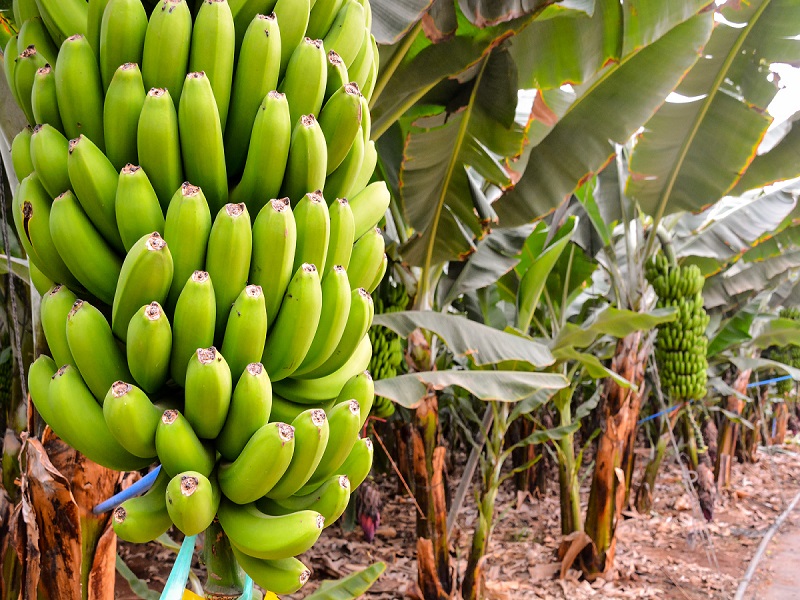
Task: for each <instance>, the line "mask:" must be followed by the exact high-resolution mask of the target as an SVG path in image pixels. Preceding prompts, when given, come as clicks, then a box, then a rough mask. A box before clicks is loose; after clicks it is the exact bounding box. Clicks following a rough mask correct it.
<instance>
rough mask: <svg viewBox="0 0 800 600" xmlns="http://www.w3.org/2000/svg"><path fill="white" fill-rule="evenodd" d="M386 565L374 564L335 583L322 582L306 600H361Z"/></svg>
mask: <svg viewBox="0 0 800 600" xmlns="http://www.w3.org/2000/svg"><path fill="white" fill-rule="evenodd" d="M385 570H386V563H384V562H376V563H375V564H372V565H370V566H369V567H367V568H366V569H362V570H361V571H357V572H355V573H352V574H350V575H348V576H347V577H343V578H342V579H339V580H337V581H330V580H328V581H323V582H322V583H321V584H320V586H319V587H318V588H317V591H316V592H314V593H313V594H311V595H310V596H306V600H355V599H356V598H361V597H362V596H363V595H364V594H365V593H366V592H367V591H368V590H369V588H371V587H372V585H373V584H374V583H375V582H376V581H377V580H378V578H379V577H380V576H381V575H383V572H384V571H385Z"/></svg>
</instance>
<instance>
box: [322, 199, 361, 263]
mask: <svg viewBox="0 0 800 600" xmlns="http://www.w3.org/2000/svg"><path fill="white" fill-rule="evenodd" d="M329 212H330V223H331V224H330V229H331V237H330V242H329V244H328V255H327V257H326V259H325V268H326V269H330V268H332V267H334V266H341V267H343V268H344V269H347V267H348V266H349V265H350V255H351V254H352V253H353V242H354V241H355V222H354V218H353V211H352V209H351V207H350V203H349V202H348V201H347V200H346V199H344V198H338V199H336V200H334V201H333V202H332V203H331V205H330V207H329Z"/></svg>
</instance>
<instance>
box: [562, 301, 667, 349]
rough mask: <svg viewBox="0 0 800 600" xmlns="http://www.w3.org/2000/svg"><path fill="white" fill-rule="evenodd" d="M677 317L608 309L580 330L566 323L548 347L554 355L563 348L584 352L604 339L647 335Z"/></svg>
mask: <svg viewBox="0 0 800 600" xmlns="http://www.w3.org/2000/svg"><path fill="white" fill-rule="evenodd" d="M677 316H678V311H677V310H676V309H675V308H656V309H654V310H652V311H650V312H648V313H640V312H635V311H631V310H620V309H618V308H614V307H613V306H609V307H607V308H605V309H603V310H601V311H600V312H598V313H597V314H596V315H595V316H594V318H592V319H590V320H589V321H587V322H586V323H584V324H583V325H581V326H578V325H574V324H572V323H567V325H566V326H565V327H564V328H563V329H562V330H561V331H560V332H559V334H558V336H557V337H556V338H555V339H554V340H552V342H551V343H550V348H551V349H552V350H553V352H554V353H555V352H558V351H559V350H562V349H565V348H587V347H589V346H591V345H592V344H593V343H594V342H595V340H596V339H597V338H599V337H601V336H603V335H610V336H613V337H615V338H624V337H625V336H626V335H630V334H631V333H634V332H636V331H649V330H651V329H654V328H655V327H656V326H658V325H661V324H662V323H670V322H672V321H674V320H675V319H676V318H677Z"/></svg>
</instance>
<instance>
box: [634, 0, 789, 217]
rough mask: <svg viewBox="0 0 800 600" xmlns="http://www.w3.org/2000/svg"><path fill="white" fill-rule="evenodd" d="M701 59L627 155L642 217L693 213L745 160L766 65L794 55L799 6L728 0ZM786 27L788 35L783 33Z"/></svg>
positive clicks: (767, 89) (755, 132)
mask: <svg viewBox="0 0 800 600" xmlns="http://www.w3.org/2000/svg"><path fill="white" fill-rule="evenodd" d="M721 14H722V16H723V17H724V18H723V19H720V20H719V22H717V23H716V26H715V28H714V32H713V33H712V35H711V39H710V40H709V42H708V44H707V45H706V47H705V48H704V49H703V59H702V60H700V61H698V62H697V64H696V65H695V66H694V68H692V70H691V71H690V72H689V73H688V74H687V76H686V78H685V79H684V80H683V81H682V82H681V84H680V85H679V86H678V87H677V89H676V92H677V93H678V94H680V96H682V98H681V99H680V100H679V101H674V102H667V103H665V104H664V105H663V106H662V107H661V108H660V109H659V111H658V112H657V113H656V114H655V115H654V116H653V118H652V119H650V120H649V121H648V122H647V123H646V124H645V126H644V131H643V132H642V133H641V134H640V135H639V136H638V140H637V143H636V144H635V146H634V149H633V152H632V154H631V159H630V172H631V173H630V177H629V179H628V184H627V192H628V194H629V195H630V196H631V198H633V199H634V200H636V201H637V202H638V203H639V204H640V206H641V207H642V208H643V210H644V211H645V212H647V213H648V214H653V215H655V214H660V212H664V211H665V212H666V213H667V214H668V213H670V212H674V211H678V210H689V211H695V210H698V209H699V208H701V207H703V206H705V205H707V204H710V203H712V202H715V201H716V200H718V199H719V198H721V197H722V196H723V195H725V193H726V192H728V191H729V190H730V189H731V188H732V187H733V186H734V185H735V184H736V182H737V180H738V179H739V177H740V176H741V174H742V173H744V172H745V170H746V169H747V167H748V166H749V165H750V163H751V162H752V160H753V158H754V157H755V155H756V150H757V148H758V146H759V144H760V142H761V139H762V137H763V136H764V134H765V133H766V131H767V128H768V127H769V124H770V123H771V121H772V118H771V117H770V116H769V115H768V114H767V113H766V108H767V105H768V104H769V102H770V101H771V100H772V98H773V97H774V96H775V93H776V92H777V87H776V86H775V84H774V83H772V82H771V81H770V80H769V78H770V70H769V63H771V62H792V61H794V60H796V59H797V58H800V40H791V39H788V38H790V37H792V36H795V35H796V34H797V31H798V30H800V5H798V4H797V3H796V2H793V1H792V0H752V1H750V2H737V3H733V4H731V3H729V4H728V5H727V7H725V8H723V9H722V10H721ZM789 32H792V33H789Z"/></svg>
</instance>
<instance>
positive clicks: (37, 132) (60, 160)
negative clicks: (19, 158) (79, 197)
mask: <svg viewBox="0 0 800 600" xmlns="http://www.w3.org/2000/svg"><path fill="white" fill-rule="evenodd" d="M68 161H69V142H68V141H67V138H65V137H64V136H63V135H61V133H60V132H59V131H58V130H56V129H55V128H54V127H52V126H51V125H49V124H44V125H37V126H36V127H34V128H33V134H32V135H31V163H32V164H33V168H34V169H35V170H36V174H37V175H38V176H39V181H41V183H42V185H43V186H44V189H45V190H47V194H48V196H50V198H55V197H56V196H58V195H59V194H61V193H62V192H66V191H67V190H69V189H72V184H71V183H70V181H69V169H68V167H67V163H68ZM17 176H18V177H19V176H20V174H19V173H17ZM20 180H21V179H20Z"/></svg>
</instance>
